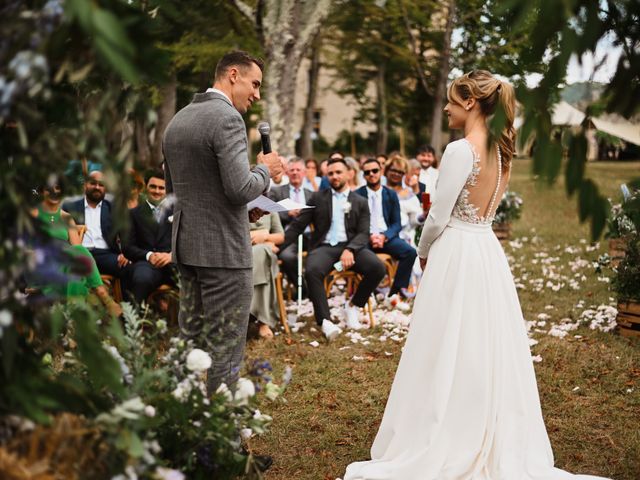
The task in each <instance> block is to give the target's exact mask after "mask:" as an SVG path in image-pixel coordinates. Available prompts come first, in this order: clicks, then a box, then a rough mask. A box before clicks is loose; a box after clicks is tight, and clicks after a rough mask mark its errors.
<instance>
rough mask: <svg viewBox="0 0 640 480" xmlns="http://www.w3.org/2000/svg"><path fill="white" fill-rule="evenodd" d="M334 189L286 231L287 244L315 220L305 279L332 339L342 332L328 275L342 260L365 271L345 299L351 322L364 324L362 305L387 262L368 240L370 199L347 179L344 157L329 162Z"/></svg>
mask: <svg viewBox="0 0 640 480" xmlns="http://www.w3.org/2000/svg"><path fill="white" fill-rule="evenodd" d="M328 177H329V181H330V182H331V189H329V190H321V191H319V192H317V193H315V194H314V195H313V197H312V198H311V200H310V201H309V205H311V206H314V207H315V208H310V209H305V210H303V211H302V212H301V213H300V215H298V217H297V218H296V219H295V220H294V221H293V222H292V223H291V225H290V226H289V228H288V229H287V230H286V232H285V242H284V244H283V247H286V246H287V245H289V244H291V243H293V242H295V241H296V240H297V238H298V235H299V234H300V233H302V232H303V231H304V229H305V228H306V227H307V226H308V225H309V224H311V223H312V222H313V224H314V227H315V228H314V230H313V232H312V233H311V239H310V240H309V255H308V256H307V262H306V267H305V280H306V281H307V288H308V293H309V298H310V299H311V303H313V310H314V314H315V317H316V322H317V324H318V325H319V326H321V329H322V333H323V334H324V335H325V336H326V337H327V339H329V340H332V339H334V338H335V337H337V336H338V335H339V334H340V329H339V328H338V326H337V325H335V324H334V323H333V322H331V314H330V311H329V303H328V302H327V297H326V294H325V290H324V278H325V277H326V276H327V274H328V273H329V272H330V271H331V270H333V268H334V264H335V263H336V262H338V261H340V262H341V267H342V268H343V269H345V270H348V269H351V268H353V270H355V271H356V272H358V273H360V274H362V275H363V278H362V281H361V282H360V284H359V285H358V289H357V290H356V292H355V294H354V295H353V297H352V298H351V299H350V300H348V301H347V304H346V305H345V314H346V323H347V327H348V328H353V329H358V328H361V327H362V326H361V324H360V321H359V320H358V311H359V309H360V308H362V307H364V306H365V305H366V303H367V300H368V299H369V296H370V295H371V293H372V292H373V291H374V290H375V288H376V287H377V286H378V284H379V283H380V280H382V278H383V277H384V274H385V269H384V265H383V264H382V262H381V261H380V260H379V259H378V258H377V257H376V255H375V254H374V253H373V252H372V251H371V250H369V249H368V248H366V247H367V244H368V241H369V209H368V207H367V201H366V200H365V199H363V198H362V197H360V196H359V195H357V194H356V193H354V192H351V191H349V187H348V185H347V165H346V163H345V161H344V159H342V158H336V159H333V160H330V161H329V162H328Z"/></svg>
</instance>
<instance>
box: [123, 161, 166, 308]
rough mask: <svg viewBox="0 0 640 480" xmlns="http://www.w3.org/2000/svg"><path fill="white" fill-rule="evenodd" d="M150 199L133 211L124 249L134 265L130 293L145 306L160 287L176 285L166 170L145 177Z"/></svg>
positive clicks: (152, 172)
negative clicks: (167, 206)
mask: <svg viewBox="0 0 640 480" xmlns="http://www.w3.org/2000/svg"><path fill="white" fill-rule="evenodd" d="M145 188H146V191H147V198H146V200H145V201H143V202H140V204H139V205H138V206H137V207H136V208H134V209H132V210H131V211H130V216H131V228H130V229H129V236H128V238H127V239H126V241H125V242H124V245H123V248H124V253H125V255H126V256H127V258H130V259H131V260H132V261H133V262H135V263H134V264H133V268H132V272H131V281H130V286H129V290H130V291H131V293H132V294H133V296H134V298H135V300H136V302H137V303H138V304H141V303H142V302H143V301H145V300H146V299H147V297H148V296H149V295H150V294H151V293H152V292H153V291H154V290H155V289H156V288H158V287H159V286H160V285H162V284H164V283H169V284H172V283H173V277H174V273H175V271H174V268H173V266H172V264H171V229H172V225H171V221H172V220H173V217H172V213H173V212H172V211H171V209H167V208H163V205H162V201H163V200H164V199H165V195H166V189H165V179H164V172H162V170H158V171H151V172H149V173H147V174H146V175H145Z"/></svg>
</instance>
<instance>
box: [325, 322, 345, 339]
mask: <svg viewBox="0 0 640 480" xmlns="http://www.w3.org/2000/svg"><path fill="white" fill-rule="evenodd" d="M321 330H322V333H323V334H324V336H325V337H327V340H329V341H332V340H335V339H336V338H337V337H338V335H340V333H342V330H340V327H338V326H337V325H336V324H335V323H333V322H331V321H329V320H326V319H325V320H322V327H321Z"/></svg>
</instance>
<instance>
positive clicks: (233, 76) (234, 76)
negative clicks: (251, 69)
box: [227, 67, 240, 85]
mask: <svg viewBox="0 0 640 480" xmlns="http://www.w3.org/2000/svg"><path fill="white" fill-rule="evenodd" d="M239 74H240V72H239V70H238V67H229V71H228V73H227V75H228V78H229V83H231V85H233V84H234V83H236V82H237V81H238V75H239Z"/></svg>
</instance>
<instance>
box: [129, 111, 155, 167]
mask: <svg viewBox="0 0 640 480" xmlns="http://www.w3.org/2000/svg"><path fill="white" fill-rule="evenodd" d="M133 128H134V135H135V142H136V143H135V145H136V156H137V160H138V163H139V164H140V165H142V166H143V167H145V168H148V167H149V164H150V162H151V145H150V143H149V131H148V130H147V122H146V121H145V120H144V119H139V118H137V119H136V120H135V123H134V127H133Z"/></svg>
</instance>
